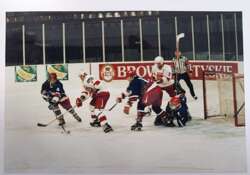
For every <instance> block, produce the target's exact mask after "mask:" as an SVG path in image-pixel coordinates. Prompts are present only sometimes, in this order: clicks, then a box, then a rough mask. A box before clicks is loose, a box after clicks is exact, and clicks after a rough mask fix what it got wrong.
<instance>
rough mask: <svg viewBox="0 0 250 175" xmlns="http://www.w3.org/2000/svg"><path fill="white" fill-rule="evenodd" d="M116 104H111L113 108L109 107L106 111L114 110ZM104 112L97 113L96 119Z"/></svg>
mask: <svg viewBox="0 0 250 175" xmlns="http://www.w3.org/2000/svg"><path fill="white" fill-rule="evenodd" d="M117 104H118V103H117V102H116V103H115V104H113V106H111V107H110V108H109V109H108V110H107V111H112V110H113V109H114V107H116V105H117ZM104 111H105V110H102V111H101V112H99V113H98V114H97V117H99V116H100V115H101V114H102V113H103V112H104Z"/></svg>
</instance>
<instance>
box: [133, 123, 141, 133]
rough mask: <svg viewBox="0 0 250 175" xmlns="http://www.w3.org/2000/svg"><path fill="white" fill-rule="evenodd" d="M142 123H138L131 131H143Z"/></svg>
mask: <svg viewBox="0 0 250 175" xmlns="http://www.w3.org/2000/svg"><path fill="white" fill-rule="evenodd" d="M142 127H143V125H142V123H141V122H136V123H135V124H133V125H132V126H131V131H141V130H142Z"/></svg>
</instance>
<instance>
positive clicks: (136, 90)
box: [117, 71, 172, 131]
mask: <svg viewBox="0 0 250 175" xmlns="http://www.w3.org/2000/svg"><path fill="white" fill-rule="evenodd" d="M127 75H128V80H129V85H128V87H127V90H126V92H123V93H121V95H120V96H119V97H117V102H121V101H122V99H124V98H126V97H128V101H127V103H126V105H125V107H124V110H123V111H124V112H125V113H126V114H128V113H129V109H130V107H131V106H132V104H133V102H135V101H137V100H138V103H137V118H136V123H135V124H134V125H132V126H131V130H138V131H140V130H141V129H142V127H143V125H142V119H143V117H144V116H145V114H147V113H148V112H149V111H145V108H146V107H147V106H152V110H153V111H154V112H155V113H156V114H157V117H158V118H161V119H162V121H164V124H165V126H171V125H172V121H170V120H168V118H167V116H166V112H165V111H164V110H162V109H161V102H162V95H163V93H162V90H161V87H160V86H158V85H157V84H156V83H153V82H147V81H146V80H144V79H142V78H141V77H139V76H137V75H136V73H135V72H134V71H128V72H127Z"/></svg>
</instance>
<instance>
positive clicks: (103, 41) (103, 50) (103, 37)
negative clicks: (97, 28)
mask: <svg viewBox="0 0 250 175" xmlns="http://www.w3.org/2000/svg"><path fill="white" fill-rule="evenodd" d="M102 61H103V62H106V58H105V35H104V21H103V20H102Z"/></svg>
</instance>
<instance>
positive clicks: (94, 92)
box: [76, 72, 113, 133]
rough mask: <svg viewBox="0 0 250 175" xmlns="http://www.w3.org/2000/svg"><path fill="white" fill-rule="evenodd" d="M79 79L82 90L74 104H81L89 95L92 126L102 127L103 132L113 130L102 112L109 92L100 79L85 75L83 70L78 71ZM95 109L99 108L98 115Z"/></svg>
mask: <svg viewBox="0 0 250 175" xmlns="http://www.w3.org/2000/svg"><path fill="white" fill-rule="evenodd" d="M79 76H80V79H81V81H82V83H83V88H84V90H83V91H82V93H81V96H80V97H79V98H77V99H76V105H77V106H78V107H80V106H82V102H84V101H85V100H86V99H88V98H89V97H91V101H90V103H89V109H90V112H91V118H92V119H93V122H91V123H90V125H91V126H92V127H101V126H102V127H103V131H104V132H105V133H107V132H110V131H113V129H112V127H111V126H110V125H109V124H108V122H107V117H106V115H105V114H104V113H105V112H104V108H105V106H106V104H107V102H108V100H109V97H110V93H109V91H107V90H105V89H104V88H103V86H102V81H100V80H96V79H94V77H93V76H91V75H87V74H86V73H85V72H82V73H80V75H79ZM96 110H99V115H96Z"/></svg>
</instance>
